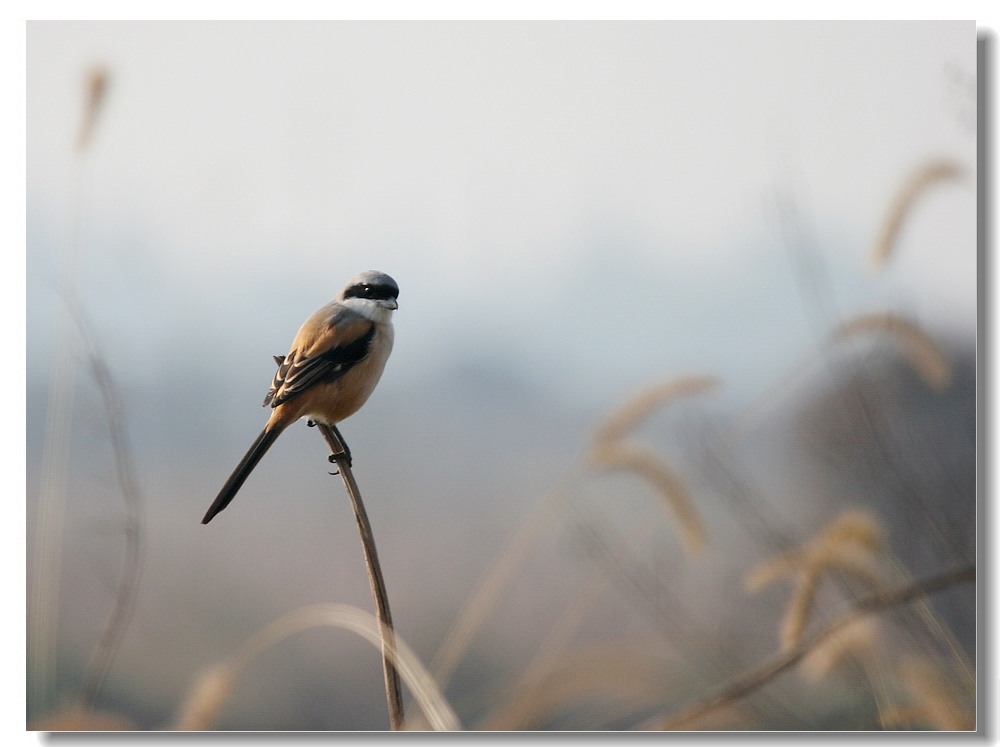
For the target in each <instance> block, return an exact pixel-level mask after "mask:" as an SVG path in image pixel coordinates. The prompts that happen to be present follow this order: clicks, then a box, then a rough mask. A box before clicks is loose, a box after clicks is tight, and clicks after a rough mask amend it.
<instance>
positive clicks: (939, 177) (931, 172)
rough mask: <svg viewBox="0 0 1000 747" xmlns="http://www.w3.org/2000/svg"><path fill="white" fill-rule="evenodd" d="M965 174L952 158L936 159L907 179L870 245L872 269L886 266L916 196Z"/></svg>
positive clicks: (880, 268) (911, 210) (877, 269)
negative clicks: (933, 186) (935, 185)
mask: <svg viewBox="0 0 1000 747" xmlns="http://www.w3.org/2000/svg"><path fill="white" fill-rule="evenodd" d="M964 173H965V172H964V170H963V169H962V167H961V166H959V165H958V164H957V163H955V162H954V161H949V160H939V161H931V162H930V163H927V164H925V165H924V166H922V167H921V168H920V169H919V170H918V171H916V172H915V173H914V174H912V175H911V176H910V178H909V179H907V180H906V182H905V183H904V184H903V186H902V187H901V188H900V190H899V192H898V193H897V194H896V197H895V199H894V200H893V202H892V205H891V206H890V208H889V212H888V214H887V215H886V218H885V222H884V223H883V224H882V228H881V229H880V230H879V233H878V236H877V238H876V239H875V243H874V244H873V245H872V249H871V253H870V255H869V257H870V261H871V266H872V269H873V270H875V271H876V272H879V271H881V270H882V268H884V267H885V264H886V262H888V260H889V257H890V256H891V255H892V252H893V249H894V248H895V246H896V243H897V241H898V240H899V234H900V231H901V229H902V226H903V224H904V223H905V222H906V218H907V216H909V215H910V214H911V213H912V212H913V206H914V204H915V203H916V201H917V198H919V197H920V195H922V194H923V193H924V192H925V191H926V190H927V189H928V188H929V187H931V186H932V185H934V184H937V183H939V182H943V181H948V180H958V179H961V178H962V177H963V176H964Z"/></svg>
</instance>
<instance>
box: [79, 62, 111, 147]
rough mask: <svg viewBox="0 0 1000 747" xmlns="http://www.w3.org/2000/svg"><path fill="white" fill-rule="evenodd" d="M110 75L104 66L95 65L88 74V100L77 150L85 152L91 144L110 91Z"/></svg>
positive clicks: (82, 118)
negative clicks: (98, 118)
mask: <svg viewBox="0 0 1000 747" xmlns="http://www.w3.org/2000/svg"><path fill="white" fill-rule="evenodd" d="M108 81H109V73H108V70H107V68H106V67H104V66H103V65H95V66H94V67H93V68H91V69H90V70H89V71H88V72H87V78H86V82H85V96H86V99H85V101H84V105H83V115H82V117H81V119H80V129H79V131H78V132H77V136H76V149H77V151H79V152H83V151H84V150H86V149H87V146H88V145H89V144H90V140H91V137H92V135H93V132H94V127H95V125H96V124H97V117H98V116H99V115H100V113H101V108H102V107H103V104H104V99H105V96H106V94H107V90H108Z"/></svg>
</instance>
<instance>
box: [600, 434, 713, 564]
mask: <svg viewBox="0 0 1000 747" xmlns="http://www.w3.org/2000/svg"><path fill="white" fill-rule="evenodd" d="M591 462H592V463H593V464H594V466H595V467H600V468H602V469H615V470H627V471H632V472H635V473H637V474H639V475H641V476H642V477H644V478H646V479H647V480H649V482H651V483H652V484H653V485H654V486H655V487H656V489H657V491H658V492H659V493H660V495H661V496H663V499H664V500H665V501H666V503H667V506H668V507H669V508H670V510H671V512H672V515H673V517H674V519H675V521H676V524H677V528H678V530H679V531H680V535H681V539H682V540H683V542H684V548H685V550H686V551H687V553H688V555H691V556H694V555H697V554H699V553H700V552H702V551H703V550H704V548H705V544H706V540H705V530H704V528H703V527H702V524H701V519H700V518H699V517H698V513H697V512H696V511H695V510H694V505H693V504H692V503H691V498H690V496H689V495H688V491H687V488H686V487H685V486H684V483H683V482H682V481H681V479H680V478H679V477H678V476H677V475H676V474H675V473H674V471H673V470H672V469H671V468H670V467H668V466H667V465H666V464H664V463H663V461H662V460H660V459H658V458H657V457H656V456H655V455H653V454H651V453H650V452H649V451H647V450H646V449H644V448H642V447H641V446H638V445H636V444H632V443H628V442H619V443H613V444H612V443H608V444H604V445H602V446H601V447H600V448H597V449H595V450H594V452H593V454H592V456H591Z"/></svg>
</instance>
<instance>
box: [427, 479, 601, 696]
mask: <svg viewBox="0 0 1000 747" xmlns="http://www.w3.org/2000/svg"><path fill="white" fill-rule="evenodd" d="M581 475H582V471H580V470H574V471H572V472H570V473H569V474H568V475H566V476H565V477H564V478H563V479H562V481H560V483H559V484H558V485H557V486H556V487H555V488H553V489H552V490H551V491H550V492H549V493H548V494H547V495H546V496H545V497H544V498H543V499H542V500H541V502H540V503H539V504H538V506H536V507H535V509H534V510H533V511H532V512H531V514H529V516H528V518H527V519H526V520H525V521H524V523H522V524H521V527H520V529H518V532H517V534H515V535H514V537H513V538H512V539H511V541H510V543H509V544H508V545H507V547H506V549H505V550H504V552H503V555H501V556H500V559H499V560H497V562H495V563H493V564H492V566H491V567H490V571H489V573H488V574H487V575H486V577H485V578H484V579H483V580H482V581H481V582H480V583H479V585H478V586H477V588H476V591H475V593H474V594H473V595H472V597H471V598H470V599H469V601H468V602H467V603H466V604H465V607H463V608H462V612H461V613H460V614H459V616H458V618H457V619H456V620H455V623H454V624H453V625H452V627H451V630H449V631H448V636H447V637H446V638H445V642H444V643H443V644H442V645H441V648H440V649H438V652H437V654H436V655H435V657H434V661H433V662H432V663H431V671H432V672H433V673H434V678H435V679H436V680H437V681H438V682H439V683H440V684H441V687H442V688H443V687H445V685H446V684H447V682H448V680H449V679H450V678H451V675H452V674H453V673H454V672H455V668H456V667H457V666H458V662H459V660H460V659H461V658H462V655H463V654H464V653H465V651H466V650H467V649H468V647H469V645H470V644H471V642H472V639H473V637H474V636H475V634H476V631H478V630H479V627H480V626H481V625H482V624H483V621H484V620H486V618H487V616H488V615H489V613H490V611H491V610H492V609H493V608H494V606H496V603H497V601H498V600H499V598H500V595H501V594H502V593H503V590H504V589H505V588H506V587H507V584H509V583H510V580H511V578H513V575H514V571H515V569H516V568H517V567H518V565H520V563H521V561H522V560H523V559H524V557H525V555H527V552H528V549H529V548H530V547H531V545H532V544H533V543H534V542H535V541H536V540H537V539H538V537H539V536H540V535H541V533H542V530H543V529H545V528H546V527H547V526H549V524H550V523H551V522H552V520H553V519H554V518H555V517H556V516H557V515H558V511H559V509H561V508H562V506H563V504H564V503H565V501H566V500H567V499H568V497H569V495H570V492H571V489H572V488H573V487H574V486H575V484H576V482H577V480H579V478H580V477H581Z"/></svg>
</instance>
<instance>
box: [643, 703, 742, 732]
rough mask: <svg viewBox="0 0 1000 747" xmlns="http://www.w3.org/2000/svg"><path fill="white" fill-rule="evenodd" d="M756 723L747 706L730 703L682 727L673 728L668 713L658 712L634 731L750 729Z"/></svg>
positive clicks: (691, 720) (689, 721)
mask: <svg viewBox="0 0 1000 747" xmlns="http://www.w3.org/2000/svg"><path fill="white" fill-rule="evenodd" d="M756 723H758V722H757V717H756V715H755V714H754V713H753V712H752V711H751V710H750V709H749V708H745V707H742V706H740V705H738V704H735V703H731V704H730V705H727V706H722V707H720V708H717V709H715V710H714V711H709V712H707V713H703V714H701V715H700V716H698V717H695V718H693V719H690V720H688V721H687V722H686V723H685V724H684V725H683V727H676V728H675V727H674V726H672V725H671V719H670V716H669V715H664V714H659V715H657V716H654V717H653V718H650V719H647V720H646V721H645V722H644V723H642V724H640V725H639V726H638V727H636V731H664V730H675V731H676V730H683V731H750V730H753V729H755V728H758V727H757V726H756V725H755V724H756Z"/></svg>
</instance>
